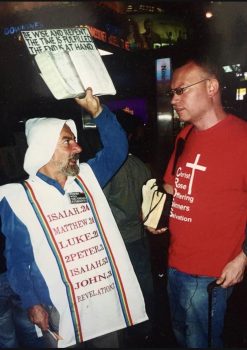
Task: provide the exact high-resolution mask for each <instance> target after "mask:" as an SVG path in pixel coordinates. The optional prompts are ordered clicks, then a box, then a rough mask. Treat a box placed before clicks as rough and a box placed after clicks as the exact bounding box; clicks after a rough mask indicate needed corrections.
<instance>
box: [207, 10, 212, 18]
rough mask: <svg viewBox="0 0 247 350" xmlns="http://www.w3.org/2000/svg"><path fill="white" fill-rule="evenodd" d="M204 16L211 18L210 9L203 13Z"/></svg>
mask: <svg viewBox="0 0 247 350" xmlns="http://www.w3.org/2000/svg"><path fill="white" fill-rule="evenodd" d="M205 17H206V18H211V17H213V14H212V12H211V11H207V12H206V13H205Z"/></svg>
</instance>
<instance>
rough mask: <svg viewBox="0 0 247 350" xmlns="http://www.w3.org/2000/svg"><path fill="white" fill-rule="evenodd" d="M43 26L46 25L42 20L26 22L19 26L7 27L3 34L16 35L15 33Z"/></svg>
mask: <svg viewBox="0 0 247 350" xmlns="http://www.w3.org/2000/svg"><path fill="white" fill-rule="evenodd" d="M41 28H44V25H43V23H41V22H32V23H25V24H19V25H17V26H10V27H5V28H4V29H3V34H4V35H14V34H18V33H20V32H21V31H23V30H35V29H41Z"/></svg>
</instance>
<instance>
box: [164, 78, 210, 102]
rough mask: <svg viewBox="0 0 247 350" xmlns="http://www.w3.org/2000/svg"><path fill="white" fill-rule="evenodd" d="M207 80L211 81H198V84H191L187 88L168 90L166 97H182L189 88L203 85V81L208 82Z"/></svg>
mask: <svg viewBox="0 0 247 350" xmlns="http://www.w3.org/2000/svg"><path fill="white" fill-rule="evenodd" d="M206 80H210V79H208V78H207V79H202V80H200V81H197V82H196V83H194V84H190V85H187V86H183V87H177V88H175V89H171V90H168V91H167V92H166V96H168V97H170V98H172V97H173V96H174V94H176V95H182V94H183V93H184V90H185V89H187V88H188V87H191V86H193V85H196V84H199V83H202V82H203V81H206Z"/></svg>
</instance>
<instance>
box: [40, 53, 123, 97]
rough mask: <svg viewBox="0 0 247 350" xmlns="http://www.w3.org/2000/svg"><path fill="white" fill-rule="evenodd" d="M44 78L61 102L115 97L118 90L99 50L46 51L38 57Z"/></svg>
mask: <svg viewBox="0 0 247 350" xmlns="http://www.w3.org/2000/svg"><path fill="white" fill-rule="evenodd" d="M34 58H35V61H36V62H37V65H38V67H39V70H40V75H41V77H42V78H43V80H44V82H45V83H46V85H47V86H48V88H49V89H50V91H51V93H52V94H53V95H54V97H55V98H56V99H58V100H61V99H66V98H74V97H83V96H84V93H85V90H86V89H87V88H88V87H91V88H92V89H93V94H94V95H115V94H116V90H115V87H114V85H113V82H112V80H111V78H110V76H109V74H108V71H107V69H106V67H105V65H104V63H103V61H102V58H101V56H100V54H99V52H98V51H97V50H86V51H83V50H80V51H79V50H78V51H69V52H65V51H57V52H50V51H45V52H41V53H38V54H37V55H35V57H34Z"/></svg>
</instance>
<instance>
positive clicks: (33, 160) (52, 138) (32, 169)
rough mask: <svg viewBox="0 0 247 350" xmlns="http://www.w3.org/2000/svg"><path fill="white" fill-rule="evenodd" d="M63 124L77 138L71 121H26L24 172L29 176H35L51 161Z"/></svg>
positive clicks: (42, 119)
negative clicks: (26, 145)
mask: <svg viewBox="0 0 247 350" xmlns="http://www.w3.org/2000/svg"><path fill="white" fill-rule="evenodd" d="M64 124H67V125H68V126H69V127H70V129H71V131H72V132H73V134H74V135H75V137H76V138H77V130H76V125H75V122H74V121H73V120H72V119H67V120H63V119H58V118H32V119H29V120H27V122H26V126H25V134H26V138H27V144H28V148H27V151H26V154H25V159H24V170H25V171H26V172H27V173H28V174H29V175H30V176H33V175H36V173H37V171H38V170H39V169H40V168H41V167H42V166H44V165H45V164H47V163H48V162H49V161H50V160H51V158H52V156H53V153H54V151H55V148H56V145H57V142H58V139H59V135H60V132H61V130H62V128H63V126H64Z"/></svg>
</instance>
